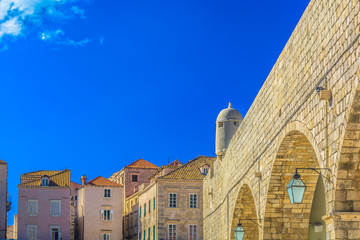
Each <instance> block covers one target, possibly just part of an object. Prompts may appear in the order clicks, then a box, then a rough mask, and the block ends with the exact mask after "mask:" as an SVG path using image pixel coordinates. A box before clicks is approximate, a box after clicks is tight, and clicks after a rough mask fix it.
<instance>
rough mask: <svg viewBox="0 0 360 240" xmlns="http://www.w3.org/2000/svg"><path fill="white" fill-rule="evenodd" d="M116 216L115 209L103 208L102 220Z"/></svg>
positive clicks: (108, 219)
mask: <svg viewBox="0 0 360 240" xmlns="http://www.w3.org/2000/svg"><path fill="white" fill-rule="evenodd" d="M113 217H114V211H113V210H101V220H104V221H111V220H113Z"/></svg>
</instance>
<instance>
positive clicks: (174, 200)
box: [169, 193, 177, 208]
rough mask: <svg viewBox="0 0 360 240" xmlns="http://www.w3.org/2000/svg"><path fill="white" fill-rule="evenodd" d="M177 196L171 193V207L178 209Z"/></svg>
mask: <svg viewBox="0 0 360 240" xmlns="http://www.w3.org/2000/svg"><path fill="white" fill-rule="evenodd" d="M176 198H177V194H176V193H170V194H169V207H171V208H176V200H177V199H176Z"/></svg>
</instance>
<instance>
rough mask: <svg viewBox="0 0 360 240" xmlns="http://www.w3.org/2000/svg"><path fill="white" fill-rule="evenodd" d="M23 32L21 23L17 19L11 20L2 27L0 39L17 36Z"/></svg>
mask: <svg viewBox="0 0 360 240" xmlns="http://www.w3.org/2000/svg"><path fill="white" fill-rule="evenodd" d="M20 32H21V22H20V21H19V20H18V18H17V17H14V18H10V19H9V20H7V21H5V22H3V23H2V24H1V25H0V38H1V37H2V36H3V35H5V34H6V35H12V36H17V35H19V34H20Z"/></svg>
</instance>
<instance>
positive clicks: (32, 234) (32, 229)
mask: <svg viewBox="0 0 360 240" xmlns="http://www.w3.org/2000/svg"><path fill="white" fill-rule="evenodd" d="M27 239H28V240H36V239H37V225H27Z"/></svg>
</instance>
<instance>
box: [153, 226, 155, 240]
mask: <svg viewBox="0 0 360 240" xmlns="http://www.w3.org/2000/svg"><path fill="white" fill-rule="evenodd" d="M155 238H156V237H155V225H154V226H153V239H154V240H155Z"/></svg>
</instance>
